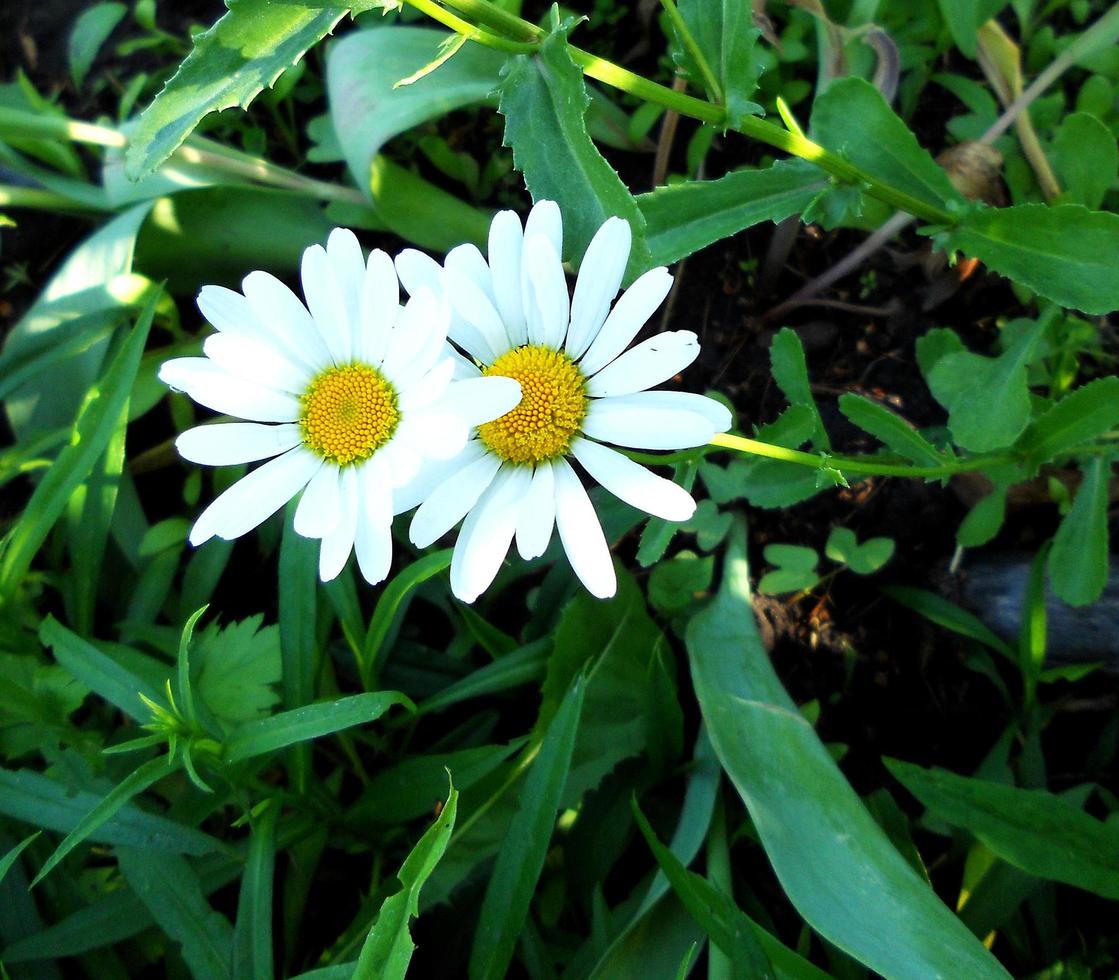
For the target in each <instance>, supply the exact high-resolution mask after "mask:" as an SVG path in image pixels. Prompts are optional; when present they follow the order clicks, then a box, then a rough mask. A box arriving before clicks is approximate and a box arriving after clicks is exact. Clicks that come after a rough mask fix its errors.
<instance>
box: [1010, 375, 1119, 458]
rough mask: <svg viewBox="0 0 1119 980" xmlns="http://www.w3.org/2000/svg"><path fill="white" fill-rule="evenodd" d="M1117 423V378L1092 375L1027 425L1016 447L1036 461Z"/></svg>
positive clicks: (1053, 455)
mask: <svg viewBox="0 0 1119 980" xmlns="http://www.w3.org/2000/svg"><path fill="white" fill-rule="evenodd" d="M1117 425H1119V378H1117V377H1115V375H1109V376H1108V377H1106V378H1096V379H1095V380H1094V381H1089V382H1088V383H1087V384H1086V385H1084V386H1082V387H1080V388H1077V389H1076V391H1073V392H1071V393H1070V394H1068V395H1065V397H1064V398H1062V399H1061V400H1060V401H1059V402H1057V403H1056V404H1055V405H1054V406H1053V407H1052V408H1050V409H1048V410H1047V411H1046V412H1044V413H1043V414H1042V415H1040V416H1038V418H1037V419H1035V420H1034V422H1033V423H1032V424H1031V425H1030V427H1029V428H1028V429H1027V430H1026V431H1025V433H1024V434H1023V435H1022V438H1021V439H1020V440H1019V442H1018V446H1017V448H1019V449H1021V450H1022V451H1023V452H1026V453H1029V455H1030V456H1031V457H1033V459H1034V462H1035V463H1036V464H1038V465H1040V464H1041V463H1045V462H1048V461H1049V460H1051V459H1053V458H1054V457H1055V456H1058V455H1060V454H1061V453H1066V452H1069V451H1070V450H1073V449H1076V448H1077V447H1079V446H1082V445H1084V443H1086V442H1088V441H1090V440H1092V439H1096V438H1098V437H1099V436H1102V435H1103V434H1104V433H1105V432H1107V431H1109V430H1110V429H1113V428H1115V427H1116V426H1117Z"/></svg>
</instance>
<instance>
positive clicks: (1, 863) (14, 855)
mask: <svg viewBox="0 0 1119 980" xmlns="http://www.w3.org/2000/svg"><path fill="white" fill-rule="evenodd" d="M41 833H42V831H41V830H36V831H35V833H33V834H29V835H28V836H27V837H25V838H24V839H23V840H21V841H20V842H19V843H18V844H16V846H15V847H13V848H11V849H10V850H9V851H8V853H7V854H5V855H4V856H3V857H2V858H0V882H2V881H3V880H4V877H5V875H7V873H8V872H9V871H11V870H12V865H14V864H15V863H16V861H18V860H19V856H20V855H21V854H22V853H23V852H24V850H25V849H26V848H27V847H28V845H29V844H31V842H32V841H33V840H35V838H36V837H38V836H39V834H41Z"/></svg>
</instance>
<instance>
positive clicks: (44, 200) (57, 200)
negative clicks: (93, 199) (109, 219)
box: [0, 184, 100, 212]
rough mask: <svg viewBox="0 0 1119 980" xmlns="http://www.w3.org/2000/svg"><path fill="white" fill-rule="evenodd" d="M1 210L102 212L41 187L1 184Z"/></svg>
mask: <svg viewBox="0 0 1119 980" xmlns="http://www.w3.org/2000/svg"><path fill="white" fill-rule="evenodd" d="M0 208H34V209H35V210H38V211H81V212H86V211H94V212H96V211H100V208H96V207H94V206H93V205H91V204H84V203H82V202H81V201H75V200H74V199H73V198H72V197H67V196H66V195H65V194H56V193H55V192H54V191H46V190H43V189H42V188H39V187H20V186H18V185H15V184H0Z"/></svg>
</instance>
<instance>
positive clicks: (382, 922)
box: [351, 784, 458, 980]
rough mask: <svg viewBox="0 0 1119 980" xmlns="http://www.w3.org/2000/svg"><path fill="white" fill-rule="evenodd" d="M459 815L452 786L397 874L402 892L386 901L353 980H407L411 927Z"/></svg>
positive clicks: (366, 942) (412, 943)
mask: <svg viewBox="0 0 1119 980" xmlns="http://www.w3.org/2000/svg"><path fill="white" fill-rule="evenodd" d="M457 813H458V790H456V789H455V787H454V785H453V784H452V786H451V788H450V790H449V792H448V794H447V802H446V804H445V805H444V807H443V809H442V810H441V811H440V813H439V817H438V818H437V819H436V821H435V823H434V824H432V825H431V827H430V828H428V830H427V832H426V833H425V834H424V835H423V837H421V838H420V839H419V842H418V843H417V844H416V846H415V847H413V848H412V851H411V853H410V854H409V855H408V857H407V858H406V859H405V861H404V864H403V865H401V868H400V871H399V873H398V874H397V876H396V877H397V880H398V881H399V882H400V891H398V892H397V893H396V894H395V895H393V896H392V897H391V898H388V899H386V900H385V903H384V904H383V905H382V906H381V911H380V914H378V916H377V921H376V922H374V923H373V928H372V929H371V930H370V932H369V936H368V937H367V938H366V940H365V944H364V945H363V946H362V947H361V956H360V957H359V958H358V961H357V967H356V968H355V969H354V970H353V972H352V974H351V976H352V978H353V980H404V975H405V973H406V972H407V970H408V963H409V962H410V961H411V959H412V950H414V949H415V943H414V942H413V941H412V934H411V931H410V930H409V928H408V926H409V923H410V922H411V921H412V919H413V918H414V917H415V916H417V915H418V914H419V900H420V889H421V888H422V887H423V884H424V882H425V881H427V879H428V877H429V876H430V875H431V872H432V871H433V870H434V869H435V866H436V865H437V864H438V863H439V859H440V858H441V857H442V856H443V853H444V852H445V851H446V850H447V844H448V842H449V841H450V839H451V831H452V830H454V827H455V817H456V815H457Z"/></svg>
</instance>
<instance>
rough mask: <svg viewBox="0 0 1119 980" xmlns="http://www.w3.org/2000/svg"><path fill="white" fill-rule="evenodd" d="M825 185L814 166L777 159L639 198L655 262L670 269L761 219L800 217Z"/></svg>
mask: <svg viewBox="0 0 1119 980" xmlns="http://www.w3.org/2000/svg"><path fill="white" fill-rule="evenodd" d="M824 183H825V181H824V179H823V178H822V177H821V176H820V172H819V170H817V169H816V168H815V167H812V166H808V165H805V164H802V163H801V162H800V161H788V160H779V161H778V162H777V163H775V164H773V166H771V167H767V168H766V169H764V170H753V169H745V170H735V171H733V172H731V173H729V174H727V175H726V176H725V177H720V178H718V179H717V180H687V181H683V182H682V183H679V184H666V185H665V186H663V187H658V188H656V190H654V191H652V192H651V193H648V194H639V195H638V196H637V198H636V200H637V206H638V207H639V208H640V209H641V213H642V214H643V215H645V223H646V227H645V240H646V242H647V244H648V246H649V251H650V253H651V255H652V261H653V263H654V264H656V265H668V264H669V263H672V262H675V261H677V260H678V259H682V258H686V257H687V256H689V255H691V254H692V253H693V252H697V251H699V249H701V248H704V247H705V246H707V245H710V244H712V243H713V242H717V241H719V240H720V239H723V238H727V237H728V236H730V235H734V234H737V233H738V232H740V231H743V230H744V229H746V228H751V227H753V226H754V225H757V224H760V223H761V222H763V221H774V222H776V221H782V220H784V219H785V218H787V217H789V215H791V214H798V213H799V212H801V211H803V210H804V209H805V208H806V207H807V206H808V204H809V202H810V201H811V200H812V199H813V197H815V196H816V194H817V193H818V192H819V190H820V188H821V187H823V186H824Z"/></svg>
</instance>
